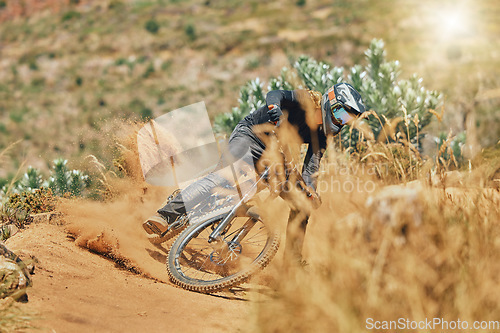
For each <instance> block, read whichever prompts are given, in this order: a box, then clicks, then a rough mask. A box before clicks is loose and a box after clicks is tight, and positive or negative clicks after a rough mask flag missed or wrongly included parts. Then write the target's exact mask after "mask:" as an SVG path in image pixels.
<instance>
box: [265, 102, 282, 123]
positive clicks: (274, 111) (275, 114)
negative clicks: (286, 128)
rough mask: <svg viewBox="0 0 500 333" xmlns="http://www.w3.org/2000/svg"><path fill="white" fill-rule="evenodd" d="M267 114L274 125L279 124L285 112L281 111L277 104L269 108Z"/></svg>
mask: <svg viewBox="0 0 500 333" xmlns="http://www.w3.org/2000/svg"><path fill="white" fill-rule="evenodd" d="M267 114H268V115H269V118H270V119H271V121H272V122H273V123H274V124H277V123H278V122H279V120H280V117H281V115H282V114H283V112H281V109H280V107H279V106H277V105H276V104H271V105H269V106H268V110H267Z"/></svg>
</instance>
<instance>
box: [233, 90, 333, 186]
mask: <svg viewBox="0 0 500 333" xmlns="http://www.w3.org/2000/svg"><path fill="white" fill-rule="evenodd" d="M306 94H308V93H307V91H305V90H293V91H290V90H273V91H270V92H269V93H268V94H267V95H266V105H264V106H262V107H261V108H259V109H257V110H255V111H254V112H252V113H251V114H249V115H248V116H246V117H245V118H244V119H243V120H242V121H240V124H242V125H246V126H249V127H253V126H255V125H259V124H264V123H267V122H269V121H270V118H269V114H268V113H267V111H268V107H267V106H268V105H271V104H274V105H278V106H279V107H280V108H281V110H282V111H283V113H285V114H286V115H287V120H288V122H289V123H290V124H292V125H293V126H294V127H295V128H296V129H297V131H298V134H299V136H300V137H301V138H302V141H303V142H304V143H307V144H309V148H308V150H307V153H306V156H305V159H304V167H303V169H302V177H303V178H304V181H305V182H306V184H307V185H309V186H311V187H313V188H316V182H315V178H316V177H313V175H314V174H315V173H316V172H317V171H318V170H319V163H320V160H321V157H322V156H323V152H324V150H325V149H326V136H325V134H324V132H323V130H322V129H321V127H319V126H317V125H316V126H314V127H315V128H311V127H310V126H309V125H308V124H307V122H306V112H314V110H310V111H306V110H305V108H304V107H303V104H304V103H301V102H300V101H301V100H303V99H302V98H301V97H302V96H304V95H306ZM313 118H314V116H313Z"/></svg>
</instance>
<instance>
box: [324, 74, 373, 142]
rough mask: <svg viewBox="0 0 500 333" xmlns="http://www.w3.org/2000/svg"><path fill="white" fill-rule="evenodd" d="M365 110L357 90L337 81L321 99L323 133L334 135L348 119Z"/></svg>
mask: <svg viewBox="0 0 500 333" xmlns="http://www.w3.org/2000/svg"><path fill="white" fill-rule="evenodd" d="M363 112H365V105H364V104H363V100H362V99H361V95H360V94H359V92H358V91H357V90H356V89H354V87H353V86H351V85H350V84H349V83H337V84H336V85H334V86H332V87H331V88H330V89H328V91H327V92H326V93H325V94H324V95H323V98H322V99H321V116H322V118H323V131H324V132H325V135H327V136H328V135H335V134H337V133H339V132H340V129H341V128H342V127H343V126H344V125H345V124H346V123H348V122H349V121H350V120H352V119H354V118H355V117H358V116H359V115H360V114H362V113H363Z"/></svg>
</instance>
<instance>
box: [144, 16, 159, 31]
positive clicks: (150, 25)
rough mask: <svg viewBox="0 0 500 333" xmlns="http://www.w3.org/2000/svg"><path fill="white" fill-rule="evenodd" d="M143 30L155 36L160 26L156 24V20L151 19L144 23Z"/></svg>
mask: <svg viewBox="0 0 500 333" xmlns="http://www.w3.org/2000/svg"><path fill="white" fill-rule="evenodd" d="M144 29H146V30H147V31H149V32H150V33H152V34H156V33H158V30H160V25H159V24H158V22H157V21H156V20H154V19H151V20H148V21H146V23H145V24H144Z"/></svg>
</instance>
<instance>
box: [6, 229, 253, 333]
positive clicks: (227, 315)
mask: <svg viewBox="0 0 500 333" xmlns="http://www.w3.org/2000/svg"><path fill="white" fill-rule="evenodd" d="M7 246H9V247H10V248H11V249H12V250H14V251H15V252H17V253H20V254H24V255H26V254H32V255H35V256H36V258H37V259H38V261H39V263H38V264H36V269H35V275H33V283H34V285H33V287H32V288H30V289H29V291H28V296H29V302H28V303H27V304H23V305H22V307H23V308H24V309H26V310H28V311H31V312H33V313H37V314H38V317H39V319H38V320H36V321H34V322H33V324H34V325H35V326H37V327H39V328H41V330H39V331H41V332H201V331H203V332H235V331H237V330H238V329H243V327H244V325H245V322H246V318H247V316H248V312H249V302H246V301H244V300H241V297H236V296H234V295H231V294H229V293H228V294H226V295H222V296H223V297H217V296H210V295H202V294H197V293H192V292H187V291H184V290H182V289H179V288H176V287H174V286H172V285H171V284H169V283H164V282H160V281H155V280H153V279H149V278H146V277H144V276H141V275H137V274H134V273H131V272H129V271H127V270H124V269H119V268H117V267H116V264H115V263H114V262H112V261H110V260H108V259H106V258H103V257H102V256H99V255H96V254H94V253H91V252H89V251H88V250H87V249H84V248H81V247H79V246H77V245H76V244H75V242H74V241H73V240H71V239H69V238H68V237H67V233H66V231H65V228H64V226H57V225H52V224H47V223H38V224H32V225H30V226H29V227H28V228H27V229H26V230H23V231H22V232H20V233H18V234H17V235H15V236H14V237H12V238H10V239H9V240H8V242H7ZM164 272H165V275H166V271H165V270H164ZM228 319H231V321H230V322H229V321H228Z"/></svg>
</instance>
